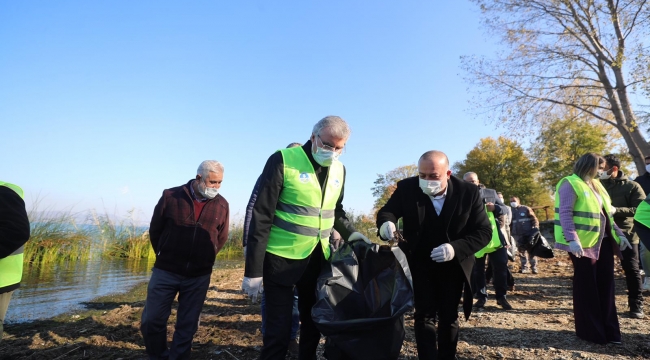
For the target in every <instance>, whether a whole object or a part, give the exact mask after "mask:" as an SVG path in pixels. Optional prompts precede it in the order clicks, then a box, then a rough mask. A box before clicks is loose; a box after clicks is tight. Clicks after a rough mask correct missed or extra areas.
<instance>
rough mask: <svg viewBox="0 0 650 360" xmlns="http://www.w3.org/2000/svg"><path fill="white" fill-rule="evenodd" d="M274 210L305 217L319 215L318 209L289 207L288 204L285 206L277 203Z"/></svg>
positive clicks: (297, 206) (279, 202)
mask: <svg viewBox="0 0 650 360" xmlns="http://www.w3.org/2000/svg"><path fill="white" fill-rule="evenodd" d="M275 208H276V209H278V210H280V211H283V212H286V213H288V214H296V215H306V216H318V215H319V214H320V209H319V208H317V207H312V206H300V205H290V204H285V203H283V202H281V201H278V204H277V205H276V207H275Z"/></svg>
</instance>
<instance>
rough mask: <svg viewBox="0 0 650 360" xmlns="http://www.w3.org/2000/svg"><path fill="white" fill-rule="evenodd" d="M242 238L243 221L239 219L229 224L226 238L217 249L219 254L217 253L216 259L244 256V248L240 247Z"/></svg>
mask: <svg viewBox="0 0 650 360" xmlns="http://www.w3.org/2000/svg"><path fill="white" fill-rule="evenodd" d="M243 238H244V221H243V220H241V221H239V222H237V223H232V224H230V231H229V232H228V240H227V241H226V244H225V245H224V246H223V247H222V248H221V250H220V251H219V254H217V259H236V258H241V257H242V256H244V248H243V247H242V239H243Z"/></svg>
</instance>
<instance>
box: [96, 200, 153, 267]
mask: <svg viewBox="0 0 650 360" xmlns="http://www.w3.org/2000/svg"><path fill="white" fill-rule="evenodd" d="M90 215H91V218H92V221H93V224H94V225H95V227H96V231H97V234H96V236H97V238H98V239H99V244H100V246H101V256H102V257H109V258H127V259H146V258H154V257H155V254H154V252H153V249H152V247H151V242H150V241H149V230H146V229H144V228H142V227H139V226H138V225H137V223H136V221H135V218H134V217H133V210H131V211H129V212H128V217H127V218H126V219H125V220H122V221H120V222H117V223H116V222H115V221H114V220H113V219H111V218H110V217H109V216H108V215H97V213H96V212H95V211H91V213H90Z"/></svg>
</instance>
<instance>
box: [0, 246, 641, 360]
mask: <svg viewBox="0 0 650 360" xmlns="http://www.w3.org/2000/svg"><path fill="white" fill-rule="evenodd" d="M511 264H512V263H511ZM618 267H619V268H620V266H618ZM539 269H540V274H539V275H532V274H515V278H516V281H517V283H516V288H515V291H514V292H511V293H509V295H508V299H509V301H510V303H511V304H512V306H513V307H514V309H513V310H512V311H503V310H501V309H500V308H499V307H498V306H497V305H496V302H495V301H494V299H493V298H490V300H488V303H487V306H486V308H485V309H484V310H482V311H478V312H474V313H473V314H472V316H471V317H470V319H469V321H464V320H461V323H460V327H461V329H460V343H459V346H458V358H459V359H465V360H469V359H556V360H561V359H599V360H600V359H647V358H650V323H649V319H648V317H647V316H646V319H641V320H638V319H632V318H630V317H629V316H628V309H627V296H626V291H625V281H624V279H623V274H622V272H621V271H620V270H619V271H617V273H616V288H617V297H616V303H617V308H618V312H619V321H620V323H621V330H622V332H623V344H622V345H606V346H601V345H595V344H590V343H587V342H585V341H582V340H580V339H578V338H577V337H576V336H575V333H574V323H573V313H572V300H571V277H570V276H571V273H572V268H571V264H570V261H569V259H568V257H566V255H565V254H563V253H559V254H557V256H556V258H555V259H550V260H541V261H540V264H539ZM514 270H516V267H515V269H514ZM242 276H243V268H241V267H237V268H232V269H219V270H215V271H214V273H213V275H212V283H211V287H210V290H209V291H208V296H207V300H206V302H205V306H204V307H203V313H202V315H201V326H200V327H199V330H198V332H197V334H196V336H195V338H194V345H193V352H192V358H193V359H224V360H225V359H230V360H234V359H239V360H252V359H257V358H258V356H259V351H260V348H261V346H262V337H261V334H260V331H259V327H260V322H261V317H260V308H259V305H256V304H251V303H250V302H249V301H248V300H247V299H246V297H245V296H243V295H242V294H241V292H240V291H239V288H240V284H241V279H242ZM145 295H146V284H141V285H139V286H137V287H135V288H134V289H132V290H131V291H129V292H128V293H126V294H123V295H118V296H107V297H103V298H99V299H96V300H93V301H91V302H88V303H86V304H84V305H85V306H86V307H87V310H85V311H82V312H77V313H72V314H65V315H61V316H58V317H55V318H52V319H48V320H39V321H35V322H31V323H26V324H9V325H7V326H6V327H5V331H6V333H5V338H4V339H3V340H2V342H0V359H2V360H5V359H7V360H8V359H12V360H13V359H48V360H51V359H145V358H146V354H145V352H144V346H143V342H142V337H141V335H140V331H139V326H140V315H141V313H142V307H143V305H144V298H145ZM645 295H646V296H647V295H650V294H648V293H647V292H646V293H645ZM645 303H646V312H648V311H650V307H649V306H648V300H646V301H645ZM175 316H176V311H175V310H174V311H172V315H171V317H170V322H169V325H168V335H169V339H170V340H171V334H172V333H173V323H174V321H175V319H176V318H175ZM406 330H407V334H406V340H405V341H404V344H403V346H402V352H401V356H400V359H416V358H417V356H416V352H415V342H414V336H413V314H412V313H408V314H407V315H406ZM319 358H323V357H322V349H319Z"/></svg>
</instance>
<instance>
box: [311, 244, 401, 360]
mask: <svg viewBox="0 0 650 360" xmlns="http://www.w3.org/2000/svg"><path fill="white" fill-rule="evenodd" d="M317 290H318V294H317V297H318V300H317V301H316V304H315V305H314V307H313V308H312V312H311V315H312V318H313V320H314V323H315V325H316V327H317V328H318V329H319V330H320V332H321V333H322V334H323V335H325V336H326V337H327V339H326V342H325V357H326V358H327V359H329V360H339V359H354V360H365V359H369V360H370V359H372V360H380V359H386V360H388V359H397V358H398V356H399V353H400V349H401V348H402V343H403V341H404V336H405V330H404V313H406V312H407V311H409V310H411V309H412V307H413V281H412V278H411V272H410V270H409V267H408V263H407V261H406V256H405V255H404V253H403V252H402V250H400V248H399V247H397V246H394V247H389V246H385V245H384V246H379V245H377V244H366V243H365V242H363V241H355V242H352V243H344V244H342V245H341V246H340V247H339V249H338V250H337V251H336V252H334V253H333V254H332V258H331V268H329V269H326V270H324V271H323V273H321V275H320V277H319V279H318V287H317Z"/></svg>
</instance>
